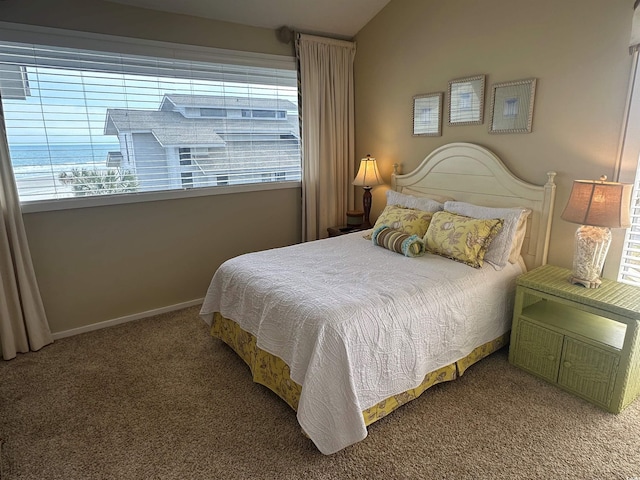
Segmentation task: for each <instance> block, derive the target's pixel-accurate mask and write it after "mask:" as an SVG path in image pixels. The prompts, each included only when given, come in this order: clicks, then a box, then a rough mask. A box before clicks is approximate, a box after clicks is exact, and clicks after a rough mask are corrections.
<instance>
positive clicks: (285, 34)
mask: <svg viewBox="0 0 640 480" xmlns="http://www.w3.org/2000/svg"><path fill="white" fill-rule="evenodd" d="M636 1H637V2H640V0H636ZM296 33H302V34H305V35H313V36H320V37H324V38H328V39H331V40H340V41H344V42H352V41H353V37H336V36H332V35H326V34H324V33H313V32H303V31H302V30H294V29H292V28H289V27H287V26H286V25H284V26H282V27H280V28H278V29H277V30H276V36H277V37H278V40H280V41H281V42H282V43H292V42H293V39H294V38H295V34H296Z"/></svg>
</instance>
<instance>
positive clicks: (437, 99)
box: [412, 92, 444, 137]
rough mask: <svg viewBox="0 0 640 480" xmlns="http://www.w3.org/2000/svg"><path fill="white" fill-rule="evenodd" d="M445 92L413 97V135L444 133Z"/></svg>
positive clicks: (437, 134) (427, 135) (432, 135)
mask: <svg viewBox="0 0 640 480" xmlns="http://www.w3.org/2000/svg"><path fill="white" fill-rule="evenodd" d="M443 98H444V92H435V93H424V94H421V95H415V96H414V97H413V115H412V120H413V136H414V137H439V136H441V135H442V102H443Z"/></svg>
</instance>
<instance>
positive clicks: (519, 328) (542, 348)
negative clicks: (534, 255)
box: [509, 265, 640, 413]
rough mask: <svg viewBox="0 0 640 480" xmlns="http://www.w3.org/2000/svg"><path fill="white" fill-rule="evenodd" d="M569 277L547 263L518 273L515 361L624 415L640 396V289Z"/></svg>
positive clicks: (513, 334)
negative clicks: (581, 282)
mask: <svg viewBox="0 0 640 480" xmlns="http://www.w3.org/2000/svg"><path fill="white" fill-rule="evenodd" d="M570 276H571V271H570V270H567V269H564V268H560V267H554V266H551V265H545V266H542V267H539V268H536V269H535V270H532V271H530V272H528V273H525V274H524V275H521V276H520V277H519V278H518V282H517V285H518V286H517V290H516V301H515V307H514V313H513V325H512V329H511V346H510V349H509V361H510V362H511V363H512V364H514V365H516V366H517V367H519V368H522V369H523V370H526V371H528V372H530V373H532V374H534V375H537V376H539V377H541V378H543V379H545V380H547V381H548V382H550V383H553V384H555V385H558V386H559V387H561V388H563V389H565V390H567V391H569V392H572V393H574V394H575V395H578V396H580V397H582V398H584V399H585V400H588V401H590V402H591V403H594V404H596V405H598V406H600V407H602V408H604V409H605V410H608V411H610V412H613V413H619V412H621V411H622V410H623V409H624V408H625V407H627V406H628V405H629V404H630V403H631V402H632V401H633V400H635V399H636V398H637V397H638V396H640V288H638V287H633V286H631V285H625V284H622V283H618V282H613V281H611V280H606V279H603V280H602V285H601V286H600V288H594V289H591V288H584V287H582V286H579V285H572V284H570V283H569V280H568V279H569V277H570Z"/></svg>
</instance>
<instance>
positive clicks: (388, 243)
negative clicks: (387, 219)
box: [371, 225, 424, 257]
mask: <svg viewBox="0 0 640 480" xmlns="http://www.w3.org/2000/svg"><path fill="white" fill-rule="evenodd" d="M371 239H372V240H373V244H374V245H379V246H381V247H384V248H386V249H387V250H391V251H393V252H398V253H401V254H403V255H404V256H405V257H419V256H420V255H424V243H423V242H422V239H421V238H420V237H418V236H417V235H408V234H406V233H404V232H402V231H400V230H394V229H393V228H390V227H388V226H386V225H381V226H379V227H378V228H376V229H375V230H374V231H373V234H372V235H371Z"/></svg>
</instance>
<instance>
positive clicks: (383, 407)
mask: <svg viewBox="0 0 640 480" xmlns="http://www.w3.org/2000/svg"><path fill="white" fill-rule="evenodd" d="M211 335H212V336H213V337H216V338H219V339H220V340H222V341H223V342H224V343H226V344H227V345H229V346H230V347H231V348H232V349H233V350H234V351H235V352H236V353H237V354H238V355H239V356H240V358H242V360H244V361H245V363H246V364H247V365H249V368H250V369H251V373H252V374H253V381H254V382H256V383H259V384H261V385H264V386H265V387H267V388H269V389H270V390H272V391H273V392H275V393H276V394H277V395H278V396H279V397H280V398H282V399H283V400H284V401H285V402H287V403H288V404H289V406H290V407H291V408H293V409H294V410H297V409H298V402H299V400H300V391H301V390H302V387H301V386H300V385H298V384H297V383H296V382H294V381H293V380H291V377H290V375H289V366H288V365H287V364H286V363H284V361H283V360H282V359H280V358H278V357H276V356H275V355H272V354H270V353H268V352H265V351H264V350H262V349H261V348H259V347H258V346H257V345H256V337H254V336H253V335H252V334H250V333H249V332H246V331H244V330H243V329H242V328H240V326H239V325H238V324H237V323H236V322H234V321H233V320H229V319H227V318H225V317H223V316H222V315H220V314H219V313H217V312H216V313H215V314H214V316H213V323H212V326H211ZM508 341H509V332H507V333H505V334H504V335H502V336H500V337H498V338H496V339H495V340H492V341H490V342H487V343H485V344H484V345H480V346H479V347H477V348H476V349H474V350H473V351H472V352H471V353H470V354H469V355H467V356H466V357H464V358H462V359H461V360H458V361H457V362H455V363H452V364H450V365H447V366H445V367H442V368H439V369H438V370H435V371H433V372H430V373H428V374H427V375H426V376H425V377H424V380H423V381H422V383H421V384H420V385H419V386H417V387H416V388H412V389H411V390H407V391H406V392H403V393H399V394H397V395H393V396H392V397H389V398H387V399H386V400H383V401H381V402H380V403H378V404H377V405H374V406H373V407H371V408H367V409H366V410H365V411H363V412H362V415H363V416H364V422H365V424H366V425H370V424H372V423H373V422H375V421H376V420H380V419H381V418H383V417H385V416H387V415H388V414H389V413H391V412H393V411H394V410H395V409H396V408H398V407H400V406H401V405H404V404H405V403H407V402H409V401H411V400H413V399H415V398H418V397H419V396H420V395H421V394H422V392H424V391H425V390H426V389H427V388H429V387H431V386H433V385H435V384H437V383H441V382H447V381H450V380H455V379H456V378H458V377H459V376H460V375H462V374H463V373H464V372H465V370H466V369H467V368H469V367H470V366H471V365H473V364H474V363H476V362H478V361H480V360H482V359H483V358H484V357H486V356H488V355H489V354H491V353H493V352H495V351H496V350H499V349H500V348H502V347H503V346H505V345H506V344H507V343H508Z"/></svg>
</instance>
